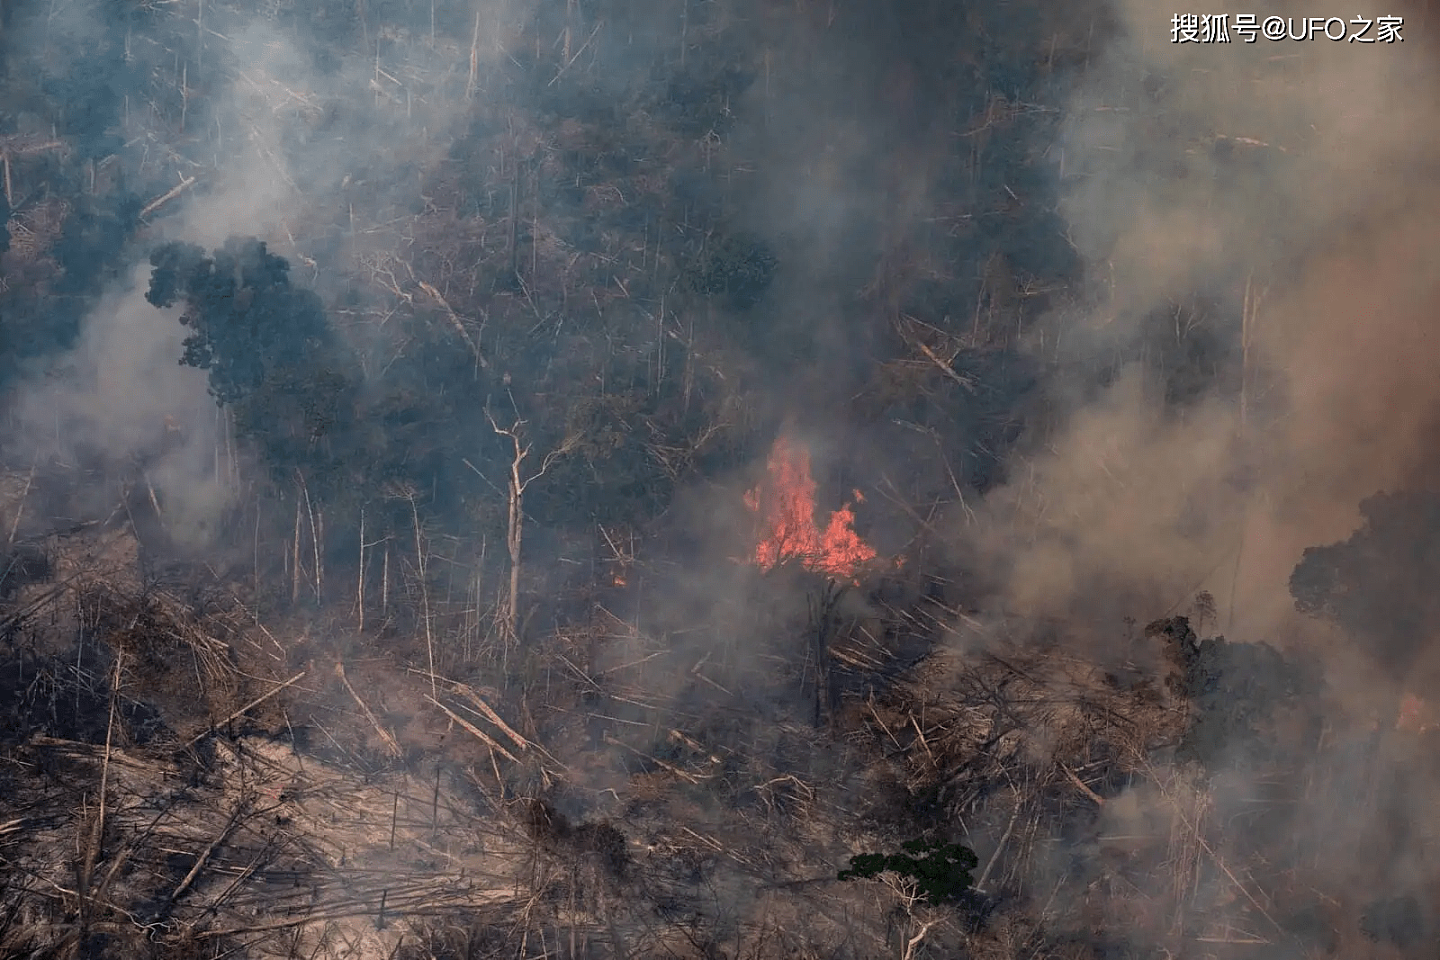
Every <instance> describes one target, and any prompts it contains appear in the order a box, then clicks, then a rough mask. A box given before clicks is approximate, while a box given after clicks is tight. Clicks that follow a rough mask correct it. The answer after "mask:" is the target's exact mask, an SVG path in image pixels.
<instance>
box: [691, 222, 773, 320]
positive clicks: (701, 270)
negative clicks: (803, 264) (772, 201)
mask: <svg viewBox="0 0 1440 960" xmlns="http://www.w3.org/2000/svg"><path fill="white" fill-rule="evenodd" d="M777 264H778V261H777V260H776V259H775V256H774V254H772V253H771V252H770V248H769V247H768V246H767V245H766V244H765V241H763V240H761V239H759V238H758V237H753V236H749V235H747V234H725V235H721V236H716V237H711V238H710V240H709V241H708V242H707V243H706V244H705V246H704V248H703V249H702V250H701V251H700V253H699V254H698V255H697V256H696V257H695V258H694V259H693V260H692V261H691V262H690V264H689V265H688V268H687V269H686V271H685V284H686V286H688V287H689V288H690V289H691V290H692V291H694V292H695V293H699V294H702V295H704V296H707V297H714V298H716V299H717V300H718V301H719V302H721V303H722V304H724V305H725V306H727V307H729V308H730V309H734V310H744V309H747V308H749V307H753V306H754V305H755V304H757V303H759V302H760V298H761V297H762V296H764V295H765V291H766V290H767V289H769V287H770V282H771V281H772V280H773V279H774V278H775V267H776V265H777Z"/></svg>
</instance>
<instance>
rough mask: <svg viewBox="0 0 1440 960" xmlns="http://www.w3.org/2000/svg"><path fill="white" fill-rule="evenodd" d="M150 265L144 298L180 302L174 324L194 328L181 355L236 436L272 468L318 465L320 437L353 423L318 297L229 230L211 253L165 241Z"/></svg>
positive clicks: (258, 245) (349, 389) (346, 384)
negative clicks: (204, 377) (205, 382)
mask: <svg viewBox="0 0 1440 960" xmlns="http://www.w3.org/2000/svg"><path fill="white" fill-rule="evenodd" d="M150 263H151V266H152V267H153V268H154V270H153V272H152V273H151V278H150V289H149V291H148V292H147V293H146V295H145V296H146V299H147V300H149V301H150V303H151V304H153V305H155V306H157V307H169V306H172V305H174V304H175V303H176V302H177V301H183V303H184V305H185V313H184V314H183V315H182V316H181V318H180V322H181V323H182V324H184V325H185V326H186V327H189V328H190V329H191V330H192V331H193V332H192V333H191V334H190V336H188V337H187V338H186V339H185V354H184V356H183V357H182V359H181V361H180V362H181V363H183V364H185V365H188V366H192V367H197V368H198V369H201V370H206V371H209V374H210V393H211V395H212V396H214V397H215V399H216V401H217V402H219V403H220V404H222V405H225V406H228V407H230V408H231V409H232V410H233V412H234V415H235V426H236V433H237V435H238V436H240V437H242V438H244V439H249V440H254V441H256V442H258V443H259V444H260V446H261V447H262V449H263V452H264V453H265V455H266V459H267V461H268V463H269V464H270V466H271V468H272V470H274V471H276V473H277V474H278V475H281V476H288V475H290V473H291V472H292V471H293V470H294V469H295V468H297V467H300V466H307V467H311V468H321V470H322V472H325V471H324V467H325V466H327V464H326V460H327V458H326V457H325V456H324V453H325V451H324V448H323V443H324V442H328V441H331V440H332V439H334V438H336V436H337V435H340V434H343V433H344V431H345V429H346V428H348V427H349V426H350V424H351V422H352V421H353V413H354V404H355V387H354V384H353V383H352V382H351V380H350V378H349V377H348V376H347V374H346V373H345V369H344V368H345V356H344V351H343V350H342V349H341V348H340V346H339V344H338V343H337V342H336V340H335V337H334V334H333V331H332V330H331V328H330V324H329V320H328V319H327V318H326V316H325V310H324V308H323V306H322V305H321V302H320V298H319V297H318V296H316V295H315V294H314V293H313V292H311V291H309V290H302V289H300V288H298V287H294V286H292V285H291V283H290V275H289V264H288V263H287V262H286V261H285V260H284V259H283V258H281V257H277V256H275V255H273V254H271V253H270V252H269V251H268V250H267V249H266V247H265V244H264V243H262V242H260V241H258V240H254V239H249V240H240V239H234V238H232V239H231V240H229V241H228V242H227V243H226V244H225V246H224V247H223V248H221V249H220V250H218V251H216V253H215V254H214V256H213V257H212V256H207V255H206V254H205V252H204V251H203V250H202V249H200V248H199V247H197V246H194V245H192V244H184V243H168V244H166V245H164V246H163V247H161V248H160V249H158V250H156V251H155V252H154V253H153V254H152V255H151V257H150ZM334 479H335V480H336V482H339V480H340V478H339V477H335V478H334Z"/></svg>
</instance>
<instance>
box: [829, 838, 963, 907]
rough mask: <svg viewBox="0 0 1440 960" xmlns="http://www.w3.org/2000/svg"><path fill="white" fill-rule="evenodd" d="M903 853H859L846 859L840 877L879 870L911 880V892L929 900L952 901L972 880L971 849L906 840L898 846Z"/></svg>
mask: <svg viewBox="0 0 1440 960" xmlns="http://www.w3.org/2000/svg"><path fill="white" fill-rule="evenodd" d="M900 847H901V849H902V850H904V851H905V852H904V853H895V854H890V855H888V856H887V855H886V854H883V853H862V854H858V855H856V856H854V857H851V858H850V868H849V869H848V870H841V871H840V875H839V878H840V879H841V880H873V879H875V878H876V877H878V876H879V875H880V874H882V873H887V872H888V873H895V874H898V875H900V876H901V877H905V878H906V879H909V880H913V881H914V882H915V892H916V893H917V894H919V895H920V896H921V897H923V898H924V899H926V900H928V901H930V902H931V903H944V902H946V901H950V900H954V899H956V898H957V897H959V896H960V895H961V894H963V893H964V892H965V891H966V890H969V889H970V885H971V884H972V883H973V882H974V878H973V877H972V876H971V873H970V871H971V870H973V869H975V866H976V864H977V863H979V860H978V859H977V858H976V856H975V852H974V851H973V850H971V849H970V848H968V847H963V846H961V845H960V844H958V843H945V842H944V841H941V840H910V841H907V842H905V843H902V844H901V845H900Z"/></svg>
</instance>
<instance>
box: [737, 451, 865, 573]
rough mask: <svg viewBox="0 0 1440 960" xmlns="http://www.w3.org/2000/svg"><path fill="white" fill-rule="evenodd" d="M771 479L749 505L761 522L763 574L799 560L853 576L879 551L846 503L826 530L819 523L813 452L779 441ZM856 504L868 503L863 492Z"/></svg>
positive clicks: (758, 550)
mask: <svg viewBox="0 0 1440 960" xmlns="http://www.w3.org/2000/svg"><path fill="white" fill-rule="evenodd" d="M767 471H768V474H769V475H768V477H767V478H766V479H765V480H764V481H761V483H760V484H759V485H758V486H757V487H756V488H755V489H754V490H751V491H750V492H749V493H747V494H745V505H746V506H747V507H749V508H750V509H751V510H752V511H753V512H754V513H755V514H756V515H758V516H759V517H760V522H761V535H760V542H759V543H758V544H757V545H756V547H755V564H756V566H758V567H760V569H762V570H769V569H770V568H771V567H773V566H775V565H776V564H779V563H781V562H783V561H785V560H790V559H795V560H799V561H800V562H801V563H803V564H804V565H805V566H806V567H807V568H808V569H810V570H814V571H817V572H819V573H826V574H829V575H830V576H834V577H851V576H854V575H855V571H856V570H858V569H859V568H860V567H861V565H862V564H865V563H867V562H869V561H870V560H873V559H875V551H874V550H873V549H872V548H871V547H870V545H869V544H867V543H866V542H865V541H864V540H861V539H860V535H859V534H857V533H856V532H855V526H854V525H855V511H854V510H853V509H852V508H851V505H850V504H848V503H847V504H845V505H844V506H842V507H841V508H840V509H839V510H836V511H835V512H834V513H832V514H831V515H830V520H829V522H828V523H827V524H826V525H825V528H824V529H823V530H822V529H820V527H819V526H817V525H816V523H815V480H814V479H813V478H812V477H811V475H810V452H809V451H808V450H806V449H805V447H804V446H802V445H801V444H798V443H796V442H794V441H792V440H790V439H788V438H786V437H783V436H782V437H780V438H779V439H778V440H776V441H775V447H774V449H772V450H771V451H770V460H769V463H768V464H767ZM854 494H855V500H856V501H860V502H863V501H864V499H865V498H864V497H863V496H861V494H860V491H859V490H856V491H854Z"/></svg>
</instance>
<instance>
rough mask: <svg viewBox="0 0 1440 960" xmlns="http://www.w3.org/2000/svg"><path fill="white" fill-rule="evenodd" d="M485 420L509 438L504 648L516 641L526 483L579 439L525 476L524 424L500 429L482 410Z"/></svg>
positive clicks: (569, 440)
mask: <svg viewBox="0 0 1440 960" xmlns="http://www.w3.org/2000/svg"><path fill="white" fill-rule="evenodd" d="M485 418H486V419H487V420H489V421H490V428H491V429H492V430H494V431H495V432H496V433H497V434H499V435H500V436H502V437H508V438H510V443H511V446H512V448H513V454H512V457H511V460H510V475H509V477H508V478H507V481H506V491H505V494H506V501H507V507H508V515H507V518H506V527H505V547H506V549H507V550H508V551H509V554H510V589H509V596H508V598H507V600H506V603H505V609H504V610H503V611H502V613H501V616H502V621H501V622H502V624H503V625H504V630H505V640H506V647H507V649H508V647H509V642H510V641H512V640H516V639H518V633H517V630H516V623H517V620H518V616H519V606H520V547H521V543H522V541H523V539H524V536H525V491H526V489H527V488H529V486H530V484H532V483H534V482H535V481H536V480H539V479H540V478H541V477H543V476H545V473H546V472H547V471H548V470H549V469H550V467H551V466H552V465H553V464H554V463H555V461H556V460H559V459H560V458H561V457H563V456H565V455H566V454H567V453H569V452H570V451H571V450H573V449H574V448H575V445H576V443H578V442H579V439H580V438H579V437H578V436H575V435H573V434H571V435H567V436H566V437H565V439H564V440H562V441H561V442H560V443H559V444H558V445H557V446H556V447H555V448H554V449H553V450H551V451H550V452H549V453H547V454H545V456H544V457H542V458H541V460H540V468H539V469H538V470H536V471H535V472H534V473H531V474H529V475H528V476H527V475H526V473H525V460H526V459H527V458H528V457H529V456H530V453H531V451H532V449H533V448H534V445H533V444H532V443H530V442H529V441H527V440H526V439H525V424H526V421H525V420H522V419H520V418H519V417H518V416H517V417H516V418H515V420H514V422H512V423H511V424H510V426H508V427H502V426H500V424H499V423H498V422H497V421H496V420H495V415H494V414H493V413H491V412H490V410H489V408H486V410H485Z"/></svg>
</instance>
